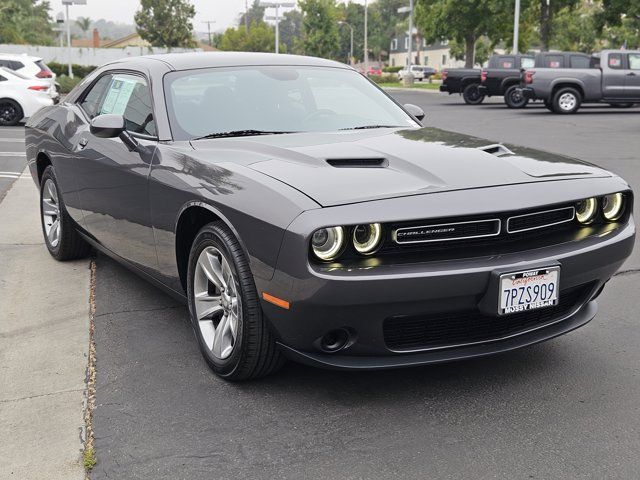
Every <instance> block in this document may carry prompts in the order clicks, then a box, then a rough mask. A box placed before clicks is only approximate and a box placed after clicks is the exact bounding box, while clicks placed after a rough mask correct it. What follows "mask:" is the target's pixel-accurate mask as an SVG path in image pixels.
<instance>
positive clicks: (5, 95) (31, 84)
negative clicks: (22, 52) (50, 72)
mask: <svg viewBox="0 0 640 480" xmlns="http://www.w3.org/2000/svg"><path fill="white" fill-rule="evenodd" d="M52 88H53V87H52V86H51V84H50V83H48V82H45V81H42V80H33V79H31V78H28V77H26V76H24V75H22V74H20V73H18V72H14V71H12V70H8V69H6V68H4V67H0V126H12V125H16V124H17V123H18V122H20V121H21V120H24V119H27V118H29V117H31V116H32V115H33V114H34V113H36V112H37V111H38V110H40V109H41V108H43V107H47V106H50V105H53V103H54V100H53V98H52V97H51V90H52Z"/></svg>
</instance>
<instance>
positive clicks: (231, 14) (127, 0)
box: [51, 0, 364, 32]
mask: <svg viewBox="0 0 640 480" xmlns="http://www.w3.org/2000/svg"><path fill="white" fill-rule="evenodd" d="M246 1H247V2H248V3H249V4H251V3H252V2H253V0H246ZM287 1H293V0H287ZM191 3H192V4H193V5H194V6H195V7H196V17H195V19H194V22H193V26H194V28H195V29H196V31H199V32H206V31H207V26H206V25H205V24H204V23H203V22H205V21H207V20H215V22H216V23H215V24H213V25H211V30H213V31H224V30H225V29H226V28H228V27H230V26H235V25H236V22H237V20H238V16H239V15H240V14H241V13H242V12H244V9H245V0H191ZM356 3H364V0H356ZM139 6H140V2H139V1H138V0H87V5H74V6H72V7H70V10H69V16H70V17H71V18H77V17H90V18H91V19H93V20H99V19H100V18H104V19H105V20H111V21H112V22H120V23H128V24H133V23H134V22H133V15H134V13H135V12H136V10H138V8H139ZM51 7H52V10H53V16H54V17H55V15H56V14H57V13H58V12H61V11H62V10H63V7H62V0H51Z"/></svg>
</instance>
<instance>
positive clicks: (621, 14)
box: [597, 0, 640, 48]
mask: <svg viewBox="0 0 640 480" xmlns="http://www.w3.org/2000/svg"><path fill="white" fill-rule="evenodd" d="M597 25H598V27H599V30H600V31H603V30H605V34H606V36H608V37H609V38H610V41H611V43H612V45H611V46H612V47H615V48H619V47H621V46H623V45H626V46H627V48H631V47H638V46H640V45H639V42H640V2H638V0H602V10H601V12H600V13H599V14H598V16H597Z"/></svg>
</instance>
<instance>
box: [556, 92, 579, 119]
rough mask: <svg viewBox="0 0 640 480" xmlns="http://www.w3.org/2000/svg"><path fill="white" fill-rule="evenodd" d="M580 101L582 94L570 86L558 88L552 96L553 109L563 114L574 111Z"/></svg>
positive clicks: (576, 109)
mask: <svg viewBox="0 0 640 480" xmlns="http://www.w3.org/2000/svg"><path fill="white" fill-rule="evenodd" d="M581 103H582V95H580V92H579V91H578V90H576V89H575V88H572V87H564V88H560V89H558V91H557V92H556V93H555V95H554V96H553V111H554V112H555V113H561V114H564V115H567V114H570V113H575V112H577V111H578V109H579V108H580V104H581Z"/></svg>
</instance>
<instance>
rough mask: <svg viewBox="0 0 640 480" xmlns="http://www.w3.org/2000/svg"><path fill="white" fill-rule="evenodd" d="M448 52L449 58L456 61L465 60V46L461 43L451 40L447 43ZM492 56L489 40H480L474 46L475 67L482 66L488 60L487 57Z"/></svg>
mask: <svg viewBox="0 0 640 480" xmlns="http://www.w3.org/2000/svg"><path fill="white" fill-rule="evenodd" d="M449 49H450V50H449V52H450V55H451V57H453V58H454V59H456V60H464V59H465V54H466V51H465V45H464V44H462V43H458V42H457V41H455V40H451V42H449ZM492 54H493V49H492V48H491V44H490V43H489V40H488V39H486V38H480V39H478V41H477V42H476V46H475V56H474V57H475V58H474V61H475V64H476V65H480V66H482V65H484V63H485V62H486V61H487V60H489V57H490V56H491V55H492Z"/></svg>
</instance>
